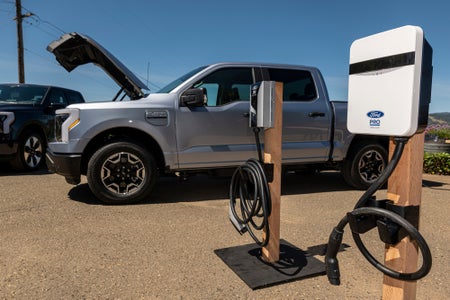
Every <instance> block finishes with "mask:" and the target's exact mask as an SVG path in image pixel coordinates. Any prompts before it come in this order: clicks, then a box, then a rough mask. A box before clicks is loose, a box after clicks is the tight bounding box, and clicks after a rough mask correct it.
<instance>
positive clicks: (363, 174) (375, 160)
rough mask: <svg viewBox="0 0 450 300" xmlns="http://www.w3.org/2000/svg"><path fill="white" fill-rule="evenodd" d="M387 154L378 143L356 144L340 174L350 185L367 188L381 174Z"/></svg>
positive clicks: (385, 163)
mask: <svg viewBox="0 0 450 300" xmlns="http://www.w3.org/2000/svg"><path fill="white" fill-rule="evenodd" d="M387 161H388V154H387V151H386V149H385V148H384V147H383V146H382V145H380V144H358V145H355V147H353V149H352V150H351V151H350V152H349V155H348V157H347V158H346V159H345V161H344V162H343V165H342V176H343V177H344V180H345V181H346V182H347V183H348V184H349V185H350V186H352V187H354V188H357V189H361V190H363V189H367V188H368V187H369V186H370V185H371V184H372V183H373V182H374V181H375V180H377V178H378V177H380V175H381V174H382V172H383V170H384V168H385V167H386V165H387Z"/></svg>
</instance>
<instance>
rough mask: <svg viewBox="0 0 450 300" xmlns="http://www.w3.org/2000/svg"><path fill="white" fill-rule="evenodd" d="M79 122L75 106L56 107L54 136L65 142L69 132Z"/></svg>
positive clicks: (78, 112)
mask: <svg viewBox="0 0 450 300" xmlns="http://www.w3.org/2000/svg"><path fill="white" fill-rule="evenodd" d="M78 123H80V111H79V110H78V109H76V108H64V109H58V110H57V111H56V116H55V138H56V141H58V142H64V143H67V142H68V141H69V132H70V131H71V130H72V129H73V128H74V127H75V126H77V125H78Z"/></svg>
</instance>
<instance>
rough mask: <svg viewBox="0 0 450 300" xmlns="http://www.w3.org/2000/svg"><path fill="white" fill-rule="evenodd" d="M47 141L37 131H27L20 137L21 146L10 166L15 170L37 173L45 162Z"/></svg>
mask: <svg viewBox="0 0 450 300" xmlns="http://www.w3.org/2000/svg"><path fill="white" fill-rule="evenodd" d="M45 148H46V143H45V139H44V137H43V136H42V134H40V133H39V132H37V131H35V130H26V131H24V132H23V133H22V134H21V135H20V137H19V145H18V149H17V153H16V155H15V157H14V158H13V159H12V160H11V161H10V165H11V167H12V168H13V169H15V170H25V171H35V170H38V169H39V168H40V167H42V165H43V164H44V161H45Z"/></svg>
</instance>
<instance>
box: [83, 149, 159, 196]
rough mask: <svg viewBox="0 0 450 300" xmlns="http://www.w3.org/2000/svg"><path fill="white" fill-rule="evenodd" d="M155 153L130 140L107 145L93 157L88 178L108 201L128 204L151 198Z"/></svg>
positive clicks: (155, 169)
mask: <svg viewBox="0 0 450 300" xmlns="http://www.w3.org/2000/svg"><path fill="white" fill-rule="evenodd" d="M156 172H157V168H156V163H155V160H154V158H153V156H152V155H151V154H150V153H149V152H148V151H147V150H146V149H145V148H143V147H141V146H139V145H136V144H133V143H130V142H115V143H112V144H109V145H106V146H104V147H102V148H100V149H99V150H97V152H95V153H94V155H93V156H92V157H91V159H90V160H89V163H88V170H87V174H86V176H87V180H88V184H89V187H90V188H91V190H92V192H93V193H94V195H95V196H96V197H97V198H98V199H99V200H100V201H102V202H104V203H107V204H127V203H137V202H142V201H145V200H148V197H149V196H150V193H151V191H152V190H153V187H154V186H155V183H156V178H157V175H156V174H157V173H156Z"/></svg>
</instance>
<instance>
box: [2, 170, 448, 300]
mask: <svg viewBox="0 0 450 300" xmlns="http://www.w3.org/2000/svg"><path fill="white" fill-rule="evenodd" d="M0 170H3V169H1V168H0ZM228 187H229V178H209V177H204V176H197V177H193V178H191V179H190V180H188V181H186V182H179V181H178V180H177V179H175V178H163V179H161V180H160V183H159V185H158V187H157V189H156V190H155V192H154V194H153V196H152V202H149V203H144V204H140V205H123V206H105V205H102V204H100V203H99V202H98V201H97V200H96V199H95V198H94V197H93V195H92V194H91V192H90V191H89V188H88V186H87V184H86V183H85V182H82V183H81V184H80V185H78V186H76V187H74V186H71V185H68V184H66V183H65V181H64V179H63V177H61V176H58V175H55V174H48V173H46V172H44V171H43V172H41V173H40V174H33V175H29V174H28V175H27V174H20V173H14V172H12V171H0V191H1V194H0V226H1V230H0V241H1V245H0V271H1V272H0V299H230V298H231V299H380V298H381V295H382V286H383V276H382V275H381V273H379V272H378V271H376V270H375V269H374V268H373V267H372V266H371V265H370V264H369V263H368V262H367V261H365V259H364V258H363V257H362V255H361V254H360V253H359V251H358V249H357V248H356V247H355V245H354V243H353V240H352V239H351V235H350V234H349V233H348V232H347V233H346V234H345V236H344V243H345V244H346V245H348V246H349V247H348V248H346V249H345V251H343V252H341V253H340V254H339V256H338V257H339V260H340V266H341V285H340V286H332V285H330V284H329V283H328V280H327V278H326V276H323V275H321V276H317V277H312V278H307V279H303V280H298V281H294V282H289V283H284V284H280V285H275V286H272V287H267V288H262V289H258V290H252V289H250V288H249V287H248V286H247V285H246V284H245V282H243V281H242V280H241V279H240V278H239V277H238V276H237V275H236V274H235V273H234V272H233V271H232V270H231V269H230V268H229V267H228V266H227V265H226V264H225V263H224V262H223V261H222V260H221V259H220V258H219V257H218V256H217V255H216V254H215V253H214V250H217V249H222V248H227V247H234V246H239V245H246V244H249V243H252V240H251V238H250V237H249V236H248V235H243V236H240V235H239V234H237V233H236V231H235V230H234V228H233V227H232V226H231V224H230V223H229V221H228V200H227V197H228V196H227V194H228ZM282 191H283V192H282V194H283V195H282V200H281V201H282V203H281V238H283V239H284V240H286V241H288V242H289V243H291V244H293V245H295V246H297V247H299V248H301V249H303V250H307V249H323V245H324V244H325V243H326V242H327V240H328V235H329V234H330V232H331V229H332V228H333V227H334V226H335V225H336V224H337V222H338V221H339V220H340V219H341V218H342V217H343V216H344V214H345V213H346V212H347V211H349V210H351V208H352V207H353V205H354V203H355V202H356V200H357V199H358V198H359V196H360V195H361V194H362V192H361V191H354V190H350V189H348V187H347V186H346V185H345V184H344V183H343V182H342V180H341V177H340V175H339V173H335V172H323V173H320V174H317V175H314V176H303V175H293V174H288V175H287V176H286V177H285V178H284V179H283V184H282ZM449 191H450V177H448V176H432V175H424V188H423V192H422V207H421V222H420V226H421V232H422V234H423V236H424V237H425V238H426V240H427V242H428V243H429V246H430V249H431V252H432V256H433V268H432V270H431V272H430V274H429V275H428V276H427V277H425V278H424V279H422V280H420V281H418V283H417V299H450V285H449V284H448V274H449V271H450V264H449V257H450V251H449V248H450V247H449V241H450V239H449V233H450V230H449V226H450V219H449V217H448V215H449V206H448V201H449V199H450V197H449V196H450V193H449ZM378 194H379V196H378V198H382V197H385V196H384V195H383V194H385V191H379V192H378ZM348 231H349V230H348ZM368 247H370V248H371V249H372V248H373V249H380V250H379V252H381V253H382V251H383V249H384V245H383V244H381V242H379V241H377V242H374V241H368ZM377 251H378V250H375V252H377ZM315 254H316V258H317V259H319V260H321V261H323V259H324V257H323V255H322V254H323V253H320V251H318V252H317V253H315ZM446 278H447V279H446Z"/></svg>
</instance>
